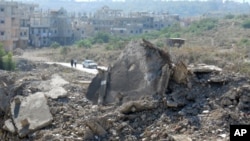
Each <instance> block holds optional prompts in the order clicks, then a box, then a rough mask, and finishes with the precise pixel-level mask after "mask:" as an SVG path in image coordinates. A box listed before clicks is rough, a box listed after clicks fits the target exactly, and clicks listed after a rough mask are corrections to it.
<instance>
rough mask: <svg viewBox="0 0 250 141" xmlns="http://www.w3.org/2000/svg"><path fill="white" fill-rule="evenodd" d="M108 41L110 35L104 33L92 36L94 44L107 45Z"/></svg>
mask: <svg viewBox="0 0 250 141" xmlns="http://www.w3.org/2000/svg"><path fill="white" fill-rule="evenodd" d="M109 40H110V35H109V34H108V33H105V32H98V33H97V34H96V35H95V36H94V43H108V42H109Z"/></svg>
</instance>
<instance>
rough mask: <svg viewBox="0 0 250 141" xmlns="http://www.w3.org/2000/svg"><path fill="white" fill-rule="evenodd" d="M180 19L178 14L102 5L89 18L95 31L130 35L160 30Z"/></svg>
mask: <svg viewBox="0 0 250 141" xmlns="http://www.w3.org/2000/svg"><path fill="white" fill-rule="evenodd" d="M176 21H179V16H178V15H170V14H168V13H166V12H165V13H164V12H161V13H152V12H151V13H150V12H130V13H128V14H125V13H123V11H122V10H117V9H110V8H109V7H108V6H104V7H102V8H101V9H100V10H98V11H96V12H95V13H94V14H93V16H92V17H90V18H89V23H90V24H91V25H92V27H93V28H92V29H93V32H92V34H94V33H96V32H107V33H110V34H113V35H119V36H129V35H136V34H143V33H148V32H151V31H153V30H160V29H162V28H165V27H168V26H170V25H171V24H173V23H174V22H176Z"/></svg>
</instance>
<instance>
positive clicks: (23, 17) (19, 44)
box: [0, 1, 37, 51]
mask: <svg viewBox="0 0 250 141" xmlns="http://www.w3.org/2000/svg"><path fill="white" fill-rule="evenodd" d="M36 7H37V5H34V4H23V3H18V2H12V1H11V2H10V1H0V41H1V42H2V43H3V46H4V47H5V49H6V50H8V51H12V50H13V49H15V48H24V47H27V45H28V41H29V26H30V22H29V21H30V16H31V15H32V13H33V12H34V10H35V8H36Z"/></svg>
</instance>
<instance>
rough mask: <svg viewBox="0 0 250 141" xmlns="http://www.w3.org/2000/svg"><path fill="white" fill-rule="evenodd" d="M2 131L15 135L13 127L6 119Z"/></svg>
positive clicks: (9, 120)
mask: <svg viewBox="0 0 250 141" xmlns="http://www.w3.org/2000/svg"><path fill="white" fill-rule="evenodd" d="M3 129H4V130H6V131H9V132H11V133H15V132H16V130H15V126H14V125H13V123H12V121H11V119H8V120H6V121H5V122H4V126H3Z"/></svg>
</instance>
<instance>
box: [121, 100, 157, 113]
mask: <svg viewBox="0 0 250 141" xmlns="http://www.w3.org/2000/svg"><path fill="white" fill-rule="evenodd" d="M157 104H158V103H157V102H154V101H144V100H141V101H140V100H138V101H130V102H127V103H125V104H123V105H122V106H121V107H120V110H119V111H120V112H121V113H123V114H128V113H134V112H140V111H143V110H152V109H155V108H156V107H157V106H158V105H157Z"/></svg>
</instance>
